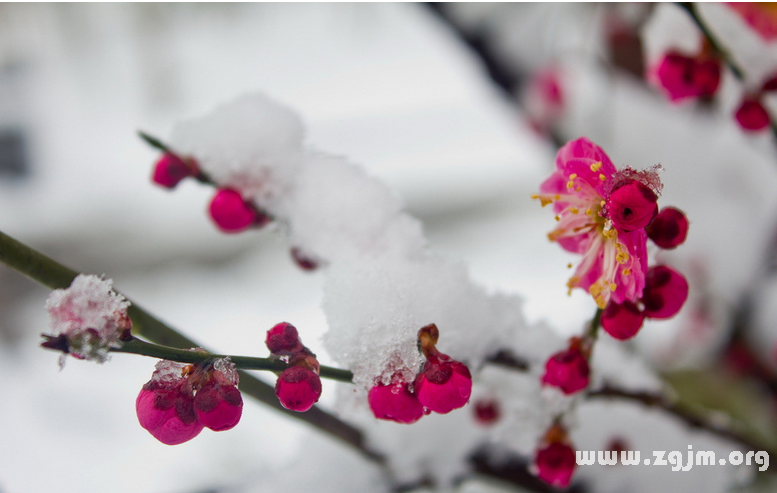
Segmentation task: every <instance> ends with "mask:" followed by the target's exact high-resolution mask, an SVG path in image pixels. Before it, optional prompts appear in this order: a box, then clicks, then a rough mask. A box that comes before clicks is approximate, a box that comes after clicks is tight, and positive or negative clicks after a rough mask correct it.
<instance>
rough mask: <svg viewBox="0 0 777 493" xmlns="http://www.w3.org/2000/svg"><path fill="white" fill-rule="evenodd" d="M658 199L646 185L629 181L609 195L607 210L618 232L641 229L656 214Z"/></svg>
mask: <svg viewBox="0 0 777 493" xmlns="http://www.w3.org/2000/svg"><path fill="white" fill-rule="evenodd" d="M657 201H658V197H657V196H656V194H655V192H653V190H651V189H650V188H649V187H648V186H647V185H645V184H643V183H641V182H639V181H637V180H631V181H628V182H627V183H625V184H623V185H621V186H620V187H618V188H616V189H615V190H613V191H612V192H611V193H610V197H609V199H607V210H608V213H609V216H610V219H612V223H613V225H614V226H615V227H616V228H617V229H618V230H620V231H634V230H637V229H642V228H644V227H645V226H647V225H648V224H650V221H652V220H653V218H654V217H656V214H658V204H656V202H657Z"/></svg>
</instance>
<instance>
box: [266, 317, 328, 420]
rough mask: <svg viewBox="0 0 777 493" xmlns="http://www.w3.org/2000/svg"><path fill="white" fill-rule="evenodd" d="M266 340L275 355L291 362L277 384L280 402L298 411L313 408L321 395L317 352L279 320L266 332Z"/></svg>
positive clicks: (291, 327) (276, 393) (293, 328)
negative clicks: (305, 344) (311, 349)
mask: <svg viewBox="0 0 777 493" xmlns="http://www.w3.org/2000/svg"><path fill="white" fill-rule="evenodd" d="M265 342H266V344H267V348H268V349H269V350H270V352H271V353H272V356H273V357H274V358H278V359H281V360H283V361H285V362H286V363H287V364H288V365H289V366H288V367H287V368H286V369H285V370H283V371H282V372H281V374H280V375H279V376H278V381H277V382H276V383H275V395H277V396H278V400H279V401H280V402H281V405H282V406H283V407H285V408H286V409H290V410H292V411H298V412H304V411H307V410H308V409H310V408H311V407H313V404H315V403H316V402H318V399H319V397H321V378H319V376H318V373H319V369H320V365H319V364H318V360H317V359H316V355H315V354H313V353H312V352H311V351H310V350H309V349H308V348H306V347H305V346H304V345H302V341H301V340H300V338H299V334H298V333H297V329H296V327H294V326H293V325H291V324H290V323H287V322H282V323H279V324H277V325H275V326H274V327H273V328H272V329H270V330H268V331H267V339H266V341H265Z"/></svg>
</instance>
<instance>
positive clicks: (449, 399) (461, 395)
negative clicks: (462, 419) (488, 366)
mask: <svg viewBox="0 0 777 493" xmlns="http://www.w3.org/2000/svg"><path fill="white" fill-rule="evenodd" d="M415 392H416V395H417V396H418V400H419V402H421V404H422V405H423V406H425V407H427V408H429V409H431V410H432V411H434V412H436V413H440V414H447V413H449V412H451V411H453V410H454V409H458V408H460V407H463V406H464V405H465V404H466V403H467V402H469V396H470V395H471V394H472V375H470V373H469V368H467V366H466V365H465V364H463V363H461V362H459V361H456V360H451V359H450V358H449V357H448V356H447V355H444V354H439V356H437V357H431V358H429V359H427V360H426V363H425V364H424V368H423V370H422V371H421V373H419V374H418V376H417V377H416V380H415Z"/></svg>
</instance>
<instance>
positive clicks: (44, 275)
mask: <svg viewBox="0 0 777 493" xmlns="http://www.w3.org/2000/svg"><path fill="white" fill-rule="evenodd" d="M0 262H2V263H4V264H5V265H7V266H8V267H10V268H12V269H14V270H16V271H18V272H20V273H21V274H24V275H25V276H27V277H29V278H30V279H32V280H34V281H37V282H39V283H40V284H43V285H44V286H47V287H49V288H51V289H60V288H67V287H68V286H70V283H72V282H73V279H74V278H75V277H76V276H77V275H78V273H77V272H76V271H74V270H72V269H69V268H67V267H65V266H64V265H62V264H60V263H59V262H57V261H55V260H53V259H51V258H49V257H47V256H46V255H43V254H42V253H40V252H38V251H36V250H34V249H32V248H30V247H28V246H27V245H24V244H23V243H20V242H18V241H16V240H15V239H13V238H11V237H10V236H8V235H6V234H5V233H3V232H0ZM128 299H129V298H128ZM128 311H129V315H130V318H131V319H132V332H133V334H135V335H140V336H143V337H145V338H146V339H149V340H151V341H154V342H156V343H157V344H161V345H164V346H170V347H169V348H166V349H165V350H174V349H175V348H193V347H201V345H200V344H199V343H197V342H195V341H193V340H191V339H189V338H188V337H186V336H184V335H183V334H181V333H180V332H178V331H176V330H175V329H173V328H172V327H170V326H168V325H167V324H165V323H164V322H162V321H161V320H159V319H157V318H156V317H154V316H153V315H151V314H150V313H148V312H146V311H145V310H144V309H143V308H141V307H140V306H139V305H138V304H136V303H134V302H132V305H131V306H130V307H129V310H128ZM142 344H147V345H148V346H143V348H144V349H146V350H149V351H150V346H154V345H151V344H148V343H142V341H141V343H138V344H137V345H136V346H135V347H140V346H142ZM132 347H133V346H132V345H130V348H132ZM160 347H162V346H156V348H160ZM154 350H155V351H162V350H161V349H154ZM126 352H129V351H126ZM160 354H161V353H160ZM192 354H193V353H192ZM251 359H254V358H251ZM255 359H260V358H255ZM263 369H264V368H263ZM330 370H336V369H334V368H332V369H327V373H330ZM338 372H341V373H338ZM342 372H344V370H337V371H336V372H334V374H328V375H327V376H328V377H329V378H337V377H339V378H337V379H338V380H342V379H343V378H344V377H345V373H342ZM239 373H240V385H239V388H240V390H241V391H243V392H244V393H245V394H246V395H249V396H251V397H253V398H254V399H256V400H258V401H259V402H262V403H264V404H266V405H268V406H270V407H272V408H273V409H275V410H277V411H280V412H282V413H284V414H286V415H287V416H289V417H291V418H294V419H296V420H300V421H304V422H306V423H308V424H309V425H312V426H313V427H315V428H316V429H318V430H319V431H322V432H324V433H326V434H328V435H330V436H333V437H335V438H337V439H339V440H340V441H342V442H343V443H345V444H347V445H349V446H350V447H352V448H354V449H356V450H357V451H359V452H361V453H362V454H363V455H364V456H365V457H367V458H368V459H370V460H372V461H375V462H378V463H383V462H384V460H385V459H384V458H383V457H382V456H380V455H379V454H377V453H375V452H374V451H372V450H370V449H369V448H368V447H367V445H366V444H365V443H364V437H363V436H362V433H361V431H360V430H359V429H357V428H354V427H353V426H351V425H349V424H348V423H346V422H344V421H341V420H340V419H338V418H336V417H335V416H333V415H331V414H329V413H327V412H326V411H323V410H322V409H321V408H319V407H316V406H313V407H312V408H311V409H310V410H308V411H306V412H304V413H298V412H295V411H289V410H288V409H286V408H284V407H283V406H281V404H280V402H279V401H278V398H277V397H276V395H275V389H274V388H273V387H272V386H271V385H268V384H267V383H265V382H263V381H261V380H259V379H257V378H256V377H254V376H253V375H251V374H249V373H246V372H245V371H240V372H239Z"/></svg>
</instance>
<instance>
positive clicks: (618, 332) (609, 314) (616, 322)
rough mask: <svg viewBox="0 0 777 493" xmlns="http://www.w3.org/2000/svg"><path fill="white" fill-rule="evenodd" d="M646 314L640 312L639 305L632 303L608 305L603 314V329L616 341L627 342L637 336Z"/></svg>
mask: <svg viewBox="0 0 777 493" xmlns="http://www.w3.org/2000/svg"><path fill="white" fill-rule="evenodd" d="M644 321H645V314H644V313H642V312H641V311H639V308H638V307H637V305H635V304H634V303H632V302H630V301H625V302H623V303H622V304H618V303H613V302H612V301H611V302H610V303H609V304H608V305H607V308H605V309H604V312H602V321H601V323H602V328H603V329H604V330H606V331H607V333H608V334H610V335H611V336H613V337H614V338H616V339H620V340H625V339H630V338H632V337H634V336H635V335H637V332H638V331H639V329H640V327H642V323H643V322H644Z"/></svg>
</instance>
